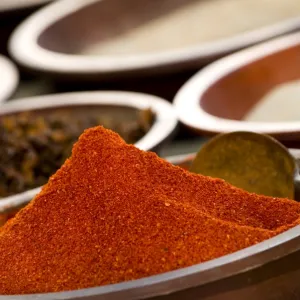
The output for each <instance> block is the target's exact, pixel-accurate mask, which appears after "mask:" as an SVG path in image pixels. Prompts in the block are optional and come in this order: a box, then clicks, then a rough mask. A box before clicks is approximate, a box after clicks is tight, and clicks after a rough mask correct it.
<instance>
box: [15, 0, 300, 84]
mask: <svg viewBox="0 0 300 300" xmlns="http://www.w3.org/2000/svg"><path fill="white" fill-rule="evenodd" d="M196 2H197V3H196ZM220 2H221V1H219V2H218V3H215V7H214V8H211V7H208V8H207V9H208V13H210V15H211V17H210V19H209V20H210V22H211V23H212V24H216V22H215V20H216V19H218V17H219V16H218V15H217V16H216V15H214V9H218V11H219V14H224V13H225V15H222V16H220V17H219V18H220V19H227V20H230V21H231V20H233V19H234V20H241V16H240V15H239V14H240V12H239V9H240V8H243V7H242V6H241V7H238V9H237V8H235V6H234V5H232V7H226V9H223V10H222V9H220V8H219V6H220ZM250 2H251V1H250ZM203 3H205V2H204V1H195V0H188V1H186V0H185V1H184V0H178V1H171V0H162V1H159V2H153V3H152V2H151V4H150V2H148V1H140V0H130V1H127V2H126V5H124V3H123V2H122V1H121V0H85V1H82V0H61V1H57V2H56V3H52V4H50V5H48V6H47V7H45V8H43V9H41V10H40V11H38V12H37V13H35V14H34V15H32V16H31V17H30V18H28V19H27V20H26V21H25V22H24V23H22V24H21V25H20V26H19V28H18V29H17V30H16V31H15V32H14V34H13V36H12V39H11V41H10V44H9V50H10V53H11V55H12V56H13V57H14V58H15V59H16V60H17V61H18V62H19V63H20V64H22V65H23V66H25V67H28V68H31V69H34V70H36V71H40V72H43V73H48V74H56V75H57V74H59V75H64V76H68V77H70V76H73V77H75V78H78V77H80V78H81V79H83V78H85V79H89V80H91V79H92V78H93V79H95V80H100V79H111V78H112V77H113V78H114V79H116V77H122V76H124V75H135V76H136V75H142V74H152V73H155V74H157V73H167V72H174V71H182V70H187V69H193V70H194V69H196V68H197V67H199V66H202V65H203V64H206V63H208V62H210V61H212V60H214V59H215V58H217V57H220V56H223V55H225V54H228V53H230V52H233V51H235V50H238V49H241V48H244V47H247V46H249V45H253V44H255V43H258V42H261V41H264V40H266V39H269V38H272V37H275V36H278V35H281V34H284V33H287V32H291V31H294V30H296V29H297V28H300V18H299V16H298V15H297V14H295V11H297V10H295V9H294V10H291V11H292V12H293V17H291V18H289V17H287V18H283V19H281V21H280V22H275V21H274V22H269V23H268V24H267V25H266V24H264V25H261V26H258V27H256V28H255V29H253V28H252V29H247V28H246V29H245V30H244V31H242V32H238V33H237V34H236V33H234V34H231V35H230V34H228V35H226V37H223V36H219V35H217V37H215V38H213V39H212V40H210V41H205V42H203V43H199V42H198V40H197V39H198V37H199V36H198V33H199V30H198V29H199V27H201V28H202V30H204V29H205V28H210V25H212V24H210V23H209V24H210V25H207V23H205V24H202V25H201V24H200V25H199V24H198V22H199V20H200V21H201V22H202V20H205V18H206V13H203V12H202V10H201V7H200V8H199V7H198V8H197V9H198V10H197V11H199V12H200V13H202V14H204V15H203V16H202V15H201V17H200V18H199V16H198V17H197V15H195V14H194V15H193V16H192V17H193V18H192V20H194V21H193V22H194V23H193V24H191V26H190V27H189V26H179V25H178V24H181V21H185V20H190V19H191V18H189V17H187V16H186V14H185V13H186V12H187V10H188V9H189V7H190V6H191V5H200V4H201V5H202V4H203ZM223 3H227V1H224V2H223ZM239 3H241V2H240V1H237V4H239ZM278 3H281V1H280V2H278ZM221 4H222V3H221ZM250 4H251V3H250ZM285 4H286V3H285ZM268 5H269V6H270V5H271V6H270V7H269V6H268V9H267V10H266V11H271V10H272V9H273V8H274V7H275V6H274V5H272V4H270V3H269V4H268ZM277 5H278V4H277ZM286 6H287V4H286ZM286 6H285V8H286ZM249 7H250V8H251V5H250V6H249ZM234 8H235V9H234ZM236 10H237V12H236V13H235V15H234V16H235V18H233V17H232V15H231V14H232V11H236ZM277 10H279V11H280V12H278V11H276V12H275V13H276V14H280V13H281V12H282V11H283V10H281V9H277ZM180 11H183V14H182V19H180V20H179V21H178V20H177V19H176V18H177V17H176V16H177V13H178V12H180ZM194 11H195V10H194V9H190V10H189V11H188V14H190V13H193V12H194ZM244 11H245V9H244ZM262 11H263V10H262V9H261V7H258V10H255V11H254V12H255V14H252V13H251V11H250V13H249V12H248V13H247V11H246V16H255V15H257V14H258V13H260V15H261V12H262ZM226 12H227V14H226ZM170 15H171V17H172V16H175V21H174V20H173V19H172V20H173V21H172V22H173V23H171V21H170V22H167V21H168V20H167V21H166V22H165V23H164V24H173V25H172V26H171V27H170V28H165V27H163V28H165V30H160V29H155V28H154V27H153V26H154V25H155V24H154V25H153V22H154V21H158V22H160V21H161V20H162V18H164V17H168V16H170ZM265 15H266V12H264V13H263V14H262V15H261V16H260V19H261V20H266V18H265ZM172 18H173V17H172ZM116 20H117V22H116ZM176 20H177V21H176ZM212 20H213V21H212ZM239 22H240V21H239ZM83 24H84V26H83ZM239 24H243V25H245V24H251V21H249V20H248V21H247V22H244V20H243V21H242V22H240V23H239ZM146 25H147V26H148V25H149V26H150V29H149V30H148V29H147V30H146V29H145V26H146ZM155 26H156V25H155ZM163 26H165V25H163ZM176 26H177V27H178V26H179V29H180V30H185V31H184V32H181V33H180V34H178V31H177V30H175V31H174V28H175V29H176V28H177V27H176ZM223 27H224V26H223ZM236 27H237V26H234V24H232V28H234V29H235V28H236ZM141 28H142V29H143V28H144V29H145V34H144V35H143V34H140V33H139V34H138V36H139V37H138V42H137V43H136V44H137V47H138V49H133V51H131V50H130V49H131V46H132V45H133V44H134V43H131V42H128V43H127V44H126V45H125V44H124V43H123V42H121V43H119V44H118V43H117V44H116V45H115V44H113V45H111V46H110V47H108V48H105V49H104V50H103V49H102V48H101V49H102V50H101V51H100V52H99V46H100V47H102V45H103V42H105V41H107V40H109V39H111V38H114V37H118V36H120V35H123V36H126V37H127V36H128V35H129V36H131V35H132V32H133V31H134V30H137V29H141ZM220 28H222V26H219V29H220ZM169 29H170V30H171V32H170V30H169ZM219 29H218V30H219ZM172 30H173V31H172ZM164 32H165V35H164V36H161V37H160V39H159V40H155V39H157V36H160V35H162V34H164ZM216 32H217V30H216ZM148 34H149V38H150V36H152V37H153V38H154V41H153V42H148V44H147V40H148V39H147V38H146V39H144V41H143V40H142V39H141V38H140V36H147V35H148ZM133 35H135V33H134V34H133ZM174 36H175V37H176V38H175V39H174V38H173V39H172V37H174ZM191 36H193V41H189V43H186V42H185V41H183V42H182V45H181V44H180V45H177V44H176V43H178V41H179V40H181V39H182V38H187V37H188V38H189V39H190V37H191ZM130 38H131V37H130ZM171 39H172V41H171ZM146 44H147V45H146ZM164 44H166V47H165V49H161V48H159V47H161V45H164ZM173 44H174V45H173ZM148 46H149V47H150V46H151V47H156V48H157V47H158V49H154V50H152V52H151V51H150V52H149V51H148V50H147V49H148V48H147V47H148ZM139 47H142V48H143V47H144V48H145V47H146V50H145V51H142V50H139ZM129 48H130V49H129ZM128 49H129V50H130V51H129V50H128ZM114 51H117V53H114ZM118 51H119V52H120V51H121V52H122V53H119V52H118ZM124 51H125V52H126V53H124ZM99 53H100V55H97V54H99ZM120 54H121V55H120Z"/></svg>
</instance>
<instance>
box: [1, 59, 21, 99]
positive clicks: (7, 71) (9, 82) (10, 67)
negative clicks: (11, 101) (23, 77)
mask: <svg viewBox="0 0 300 300" xmlns="http://www.w3.org/2000/svg"><path fill="white" fill-rule="evenodd" d="M0 82H1V84H0V102H2V101H4V100H6V99H8V98H9V97H10V96H11V95H12V93H13V92H14V91H15V89H16V87H17V85H18V83H19V72H18V70H17V68H16V67H15V65H14V64H13V63H12V62H11V61H10V60H9V59H7V58H6V57H5V56H2V55H0Z"/></svg>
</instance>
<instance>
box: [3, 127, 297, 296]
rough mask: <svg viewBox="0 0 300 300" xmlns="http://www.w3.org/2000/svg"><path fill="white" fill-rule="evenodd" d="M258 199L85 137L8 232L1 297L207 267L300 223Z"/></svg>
mask: <svg viewBox="0 0 300 300" xmlns="http://www.w3.org/2000/svg"><path fill="white" fill-rule="evenodd" d="M299 213H300V205H299V204H298V203H297V202H295V201H292V200H287V199H276V198H270V197H265V196H258V195H255V194H249V193H247V192H244V191H242V190H240V189H237V188H235V187H232V186H231V185H229V184H227V183H226V182H224V181H222V180H219V179H212V178H209V177H204V176H201V175H194V174H191V173H189V172H187V171H185V170H183V169H181V168H179V167H175V166H173V165H171V164H170V163H168V162H166V161H164V160H163V159H160V158H158V157H157V156H156V155H155V154H154V153H149V152H144V151H140V150H138V149H137V148H135V147H134V146H131V145H126V144H125V142H124V141H123V140H122V139H121V138H120V137H119V136H118V135H117V134H116V133H113V132H112V131H110V130H106V129H104V128H103V127H100V126H99V127H96V128H93V129H89V130H86V131H85V133H84V134H83V135H82V136H81V137H80V139H79V141H78V142H77V143H76V144H75V146H74V148H73V152H72V157H71V158H70V159H69V160H67V161H66V163H65V164H64V165H63V166H62V167H61V169H60V170H59V171H57V172H56V174H55V175H54V176H52V177H51V178H50V180H49V182H48V184H47V185H46V186H45V187H44V188H43V191H42V192H41V193H40V194H39V195H38V196H37V197H36V198H35V199H34V200H33V201H32V202H31V203H30V204H29V205H28V206H27V207H26V208H24V209H23V210H21V212H19V213H18V214H17V216H16V217H15V218H13V219H12V220H10V221H9V222H8V223H7V224H6V225H5V226H4V227H2V229H0V269H1V272H0V294H25V293H38V292H54V291H63V290H73V289H79V288H87V287H93V286H100V285H106V284H112V283H117V282H122V281H126V280H132V279H137V278H141V277H145V276H150V275H154V274H158V273H162V272H167V271H170V270H174V269H178V268H182V267H186V266H191V265H193V264H197V263H201V262H204V261H207V260H210V259H213V258H216V257H219V256H222V255H225V254H228V253H231V252H234V251H237V250H240V249H242V248H245V247H248V246H250V245H253V244H256V243H258V242H260V241H263V240H265V239H268V238H270V237H272V236H274V235H276V234H278V233H280V232H282V231H284V230H287V229H288V228H290V227H292V226H295V225H296V224H298V223H299V219H298V218H299Z"/></svg>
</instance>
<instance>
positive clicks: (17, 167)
mask: <svg viewBox="0 0 300 300" xmlns="http://www.w3.org/2000/svg"><path fill="white" fill-rule="evenodd" d="M74 112H76V109H75V111H74V108H73V109H72V110H70V109H68V108H61V109H59V110H57V111H55V112H54V111H52V112H51V111H50V112H48V113H47V114H45V113H44V115H42V114H37V113H35V112H33V111H32V112H25V113H19V114H14V115H11V116H5V117H2V118H0V145H1V147H0V178H1V181H0V197H7V196H10V195H13V194H17V193H21V192H24V191H26V190H29V189H32V188H35V187H38V186H42V185H44V184H45V183H46V182H47V181H48V178H49V177H50V176H51V175H52V174H54V173H55V172H56V170H58V169H59V168H60V166H61V165H62V164H63V163H64V161H65V160H66V158H68V157H69V155H70V154H71V149H72V146H73V144H74V143H75V142H76V140H77V139H78V137H79V136H80V134H81V133H82V131H83V130H84V129H86V128H90V127H94V126H97V125H103V126H104V127H106V128H110V129H112V130H114V131H116V132H118V133H119V134H120V135H121V136H122V137H123V138H124V139H125V140H126V142H127V143H132V144H133V143H135V142H136V141H138V140H139V139H140V138H141V137H143V136H144V135H145V134H146V133H147V132H148V131H149V129H150V127H151V126H152V123H153V119H154V115H153V113H152V112H151V110H137V111H136V112H135V114H136V116H135V118H134V119H133V120H132V121H125V120H116V119H115V118H113V117H107V116H104V115H103V114H102V115H101V112H99V109H98V110H97V107H96V109H95V112H94V113H91V112H89V113H88V117H87V114H86V113H81V114H78V113H77V114H76V113H74ZM135 114H133V116H134V115H135Z"/></svg>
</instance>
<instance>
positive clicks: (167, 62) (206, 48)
mask: <svg viewBox="0 0 300 300" xmlns="http://www.w3.org/2000/svg"><path fill="white" fill-rule="evenodd" d="M97 1H103V0H85V1H82V0H60V1H57V2H54V3H51V4H49V5H47V6H46V7H44V8H41V9H40V10H39V11H37V12H36V13H34V14H33V15H32V16H30V17H29V18H28V19H26V20H25V21H24V22H23V23H21V24H20V25H19V26H18V27H17V29H16V30H15V31H14V32H13V34H12V37H11V39H10V41H9V52H10V54H11V55H12V57H14V59H15V60H16V61H18V62H19V63H20V64H22V65H24V66H26V67H28V68H32V69H35V70H38V71H44V72H45V71H47V72H50V73H59V74H69V75H71V74H78V73H80V74H82V75H87V74H103V75H108V74H117V73H124V72H134V71H140V70H149V69H154V68H159V67H167V66H171V65H176V64H178V63H181V64H183V63H187V62H190V61H198V62H199V61H200V60H201V61H202V60H203V61H207V59H209V58H212V57H216V56H220V55H223V54H225V53H229V52H232V51H234V50H237V49H241V48H244V47H246V46H250V45H253V44H255V43H258V42H261V41H263V40H266V39H270V38H272V37H274V36H278V35H281V34H284V33H287V32H291V31H293V30H295V29H296V28H298V27H300V17H296V18H291V19H287V20H285V21H282V22H278V23H276V24H274V25H270V26H266V27H262V28H260V29H256V30H253V31H249V32H247V33H244V34H238V35H235V36H233V37H229V38H224V39H221V40H218V41H215V42H212V43H210V42H209V43H203V44H200V45H195V46H193V47H186V48H182V49H177V50H168V51H161V52H157V53H154V54H138V55H136V54H135V55H124V56H121V57H120V56H108V55H107V56H85V55H75V54H72V55H68V54H64V53H59V52H54V51H50V50H47V49H45V48H43V47H41V46H39V44H38V38H39V36H40V35H41V34H42V33H43V32H44V31H45V30H46V29H47V28H48V27H49V26H51V25H52V24H54V23H55V22H57V21H58V20H60V19H61V18H62V17H64V16H66V15H69V14H71V13H73V12H75V11H77V10H78V9H80V8H82V7H85V6H87V5H90V4H93V3H95V2H97Z"/></svg>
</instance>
